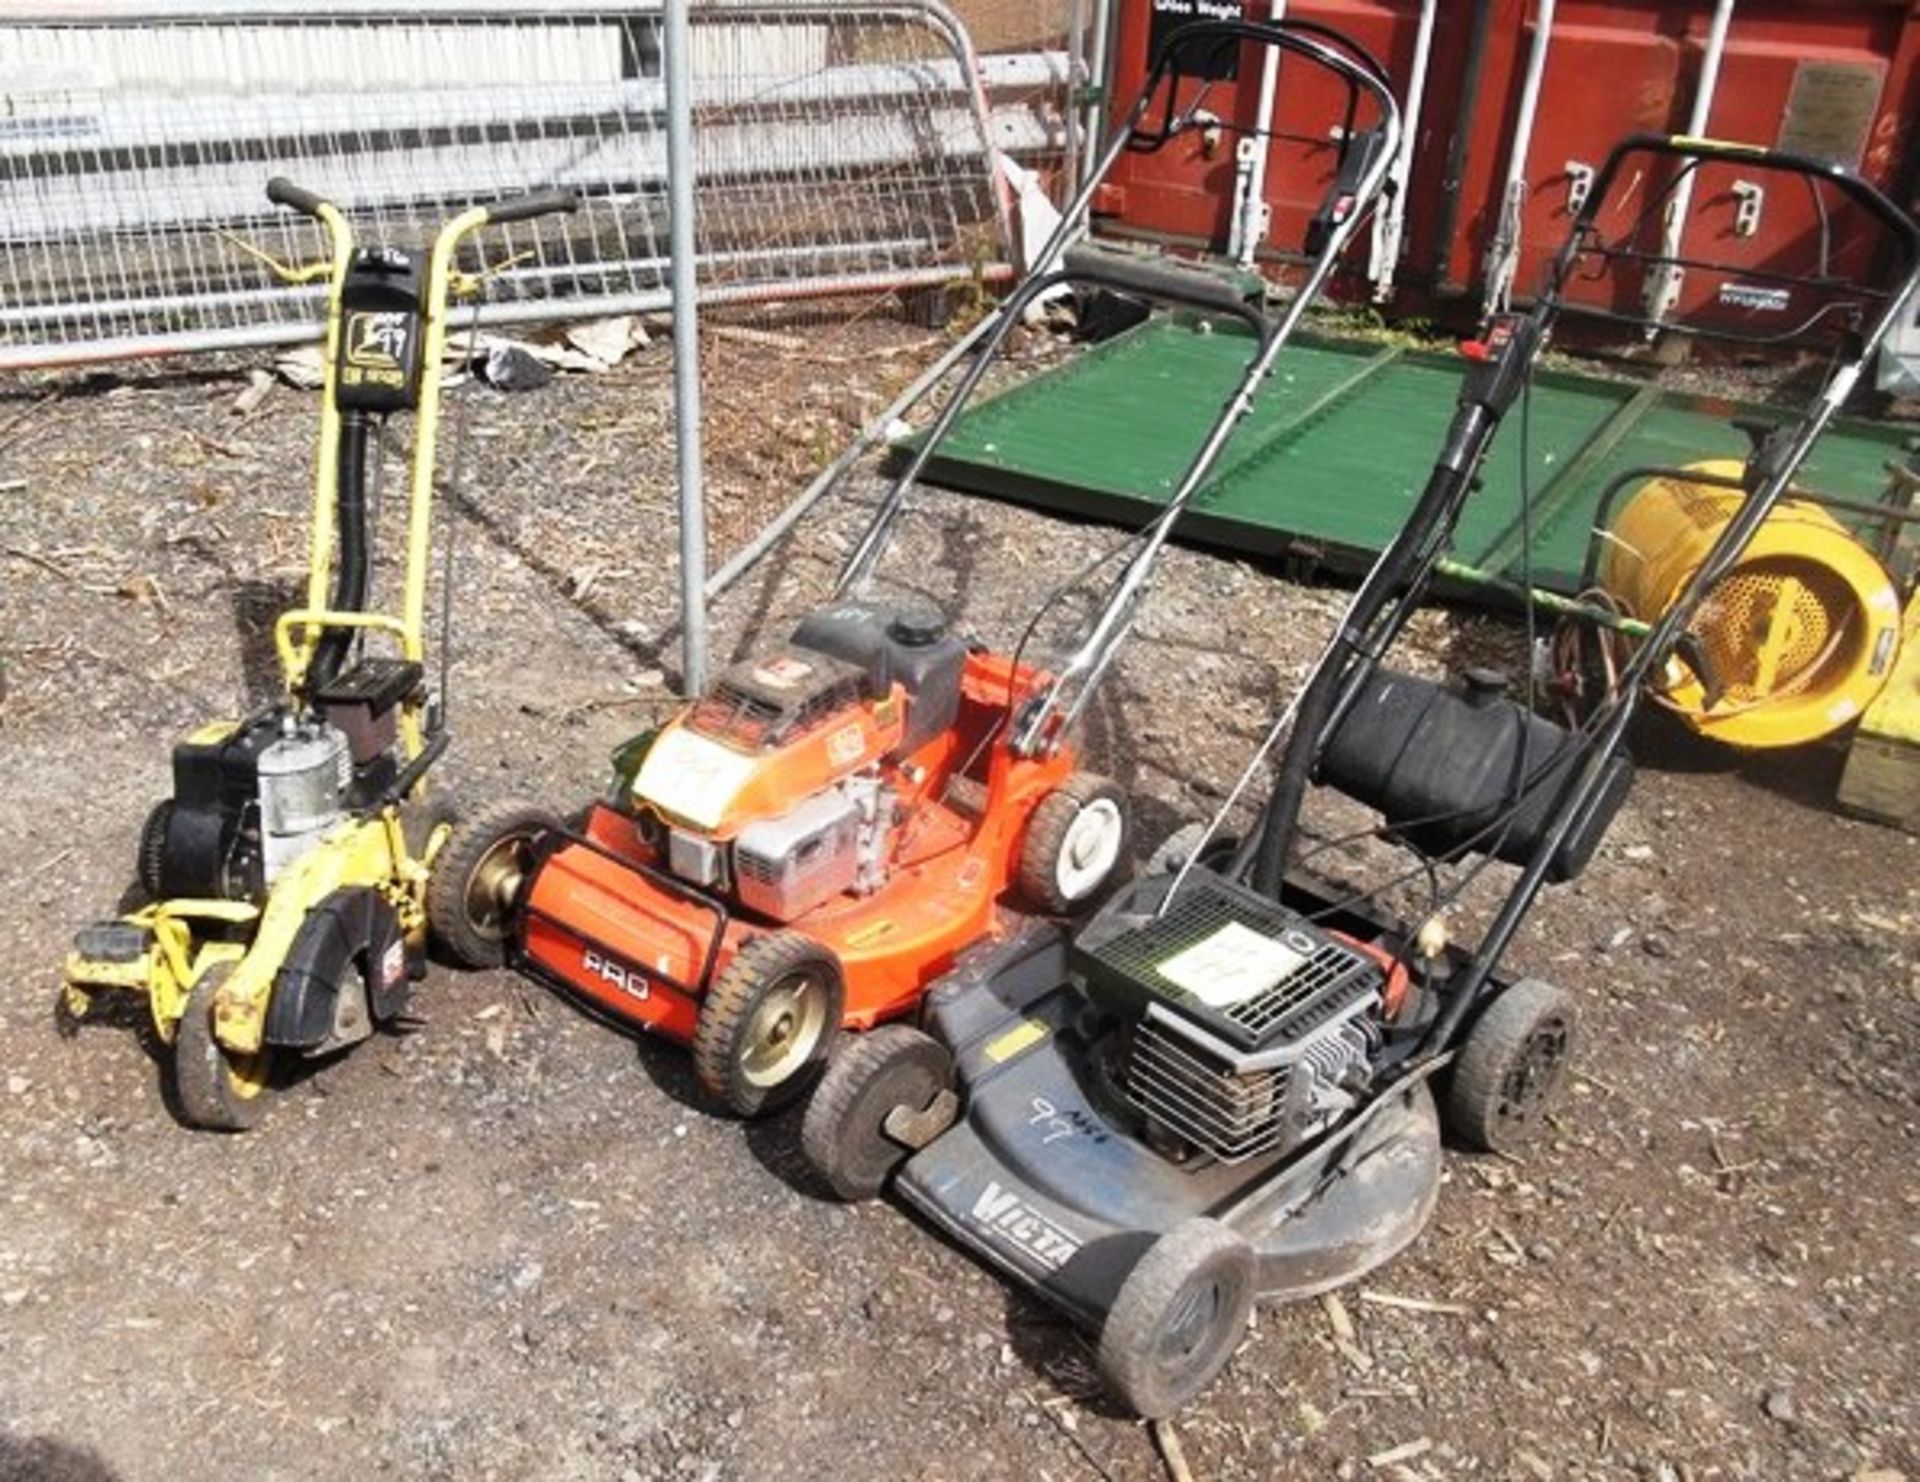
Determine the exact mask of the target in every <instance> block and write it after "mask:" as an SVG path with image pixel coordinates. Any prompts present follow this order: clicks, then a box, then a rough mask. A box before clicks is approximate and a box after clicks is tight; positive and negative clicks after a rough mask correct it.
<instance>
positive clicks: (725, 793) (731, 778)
mask: <svg viewBox="0 0 1920 1482" xmlns="http://www.w3.org/2000/svg"><path fill="white" fill-rule="evenodd" d="M753 766H754V759H753V758H752V757H750V756H742V755H741V754H740V753H739V752H737V751H734V750H732V749H731V748H729V747H726V746H722V745H721V744H720V743H719V742H718V741H713V740H710V739H708V738H707V737H705V736H697V735H695V734H694V733H693V732H692V731H689V730H686V729H684V728H680V727H676V728H675V729H673V730H670V731H668V732H667V733H666V734H665V735H663V736H661V737H660V739H659V740H657V741H655V742H654V743H653V746H652V748H651V749H650V750H649V751H648V752H647V759H646V761H645V762H644V763H643V764H642V765H641V768H640V775H639V776H638V777H636V778H635V779H634V783H633V791H634V794H635V795H636V796H637V797H640V798H642V799H644V800H645V801H647V802H649V803H652V804H653V805H654V807H656V808H659V809H661V810H662V811H663V812H667V813H671V814H673V815H674V816H675V817H678V818H684V819H686V820H687V822H689V823H691V824H693V825H695V826H696V827H699V828H717V827H718V826H719V824H720V821H721V820H722V819H723V818H725V817H726V815H727V808H728V806H729V805H730V804H731V803H732V802H733V800H734V797H735V796H736V795H737V794H738V793H739V791H740V789H741V788H742V787H744V786H746V783H747V779H748V778H749V777H751V776H752V775H753Z"/></svg>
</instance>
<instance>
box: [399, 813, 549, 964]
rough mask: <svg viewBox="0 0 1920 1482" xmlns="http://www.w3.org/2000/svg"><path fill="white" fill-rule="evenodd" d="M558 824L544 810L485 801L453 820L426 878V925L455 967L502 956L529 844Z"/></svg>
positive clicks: (530, 856)
mask: <svg viewBox="0 0 1920 1482" xmlns="http://www.w3.org/2000/svg"><path fill="white" fill-rule="evenodd" d="M559 827H560V820H559V819H558V818H556V817H554V816H553V814H551V813H549V812H548V811H547V810H546V809H545V808H536V807H534V806H533V805H532V804H531V803H521V802H502V803H492V804H489V805H488V806H487V807H485V808H482V809H481V810H480V811H479V812H478V813H476V814H474V816H473V817H472V818H469V819H466V820H464V821H462V822H458V823H456V824H454V826H453V833H452V835H451V836H450V837H449V838H448V839H447V842H446V843H445V844H443V845H442V846H441V847H440V853H439V854H438V855H437V856H436V857H435V859H434V862H433V873H432V875H431V877H430V878H429V879H428V881H427V930H428V932H429V933H431V935H432V937H433V940H434V941H436V942H438V943H439V944H440V949H441V950H442V951H443V952H445V953H446V955H447V956H448V957H449V958H450V959H451V960H452V961H453V962H454V963H455V965H457V966H459V967H498V966H500V964H501V963H503V962H505V961H506V958H507V938H508V936H509V935H510V934H511V933H512V931H513V913H514V908H515V907H516V906H517V905H518V904H519V901H520V894H521V891H522V890H523V888H524V887H525V885H526V883H527V877H528V875H529V874H530V873H531V871H532V869H533V864H534V848H535V845H536V844H537V843H538V842H539V839H540V836H541V835H542V834H546V833H550V832H552V831H554V830H556V829H558V828H559Z"/></svg>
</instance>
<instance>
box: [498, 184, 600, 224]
mask: <svg viewBox="0 0 1920 1482" xmlns="http://www.w3.org/2000/svg"><path fill="white" fill-rule="evenodd" d="M481 204H482V205H483V206H485V207H486V212H487V220H488V221H490V222H495V223H498V222H506V221H530V220H532V218H534V217H536V216H554V215H561V214H565V215H571V214H572V213H573V212H575V211H578V210H579V209H580V197H579V196H577V195H576V194H574V192H572V191H570V190H538V191H535V192H534V193H533V194H532V195H525V196H509V197H507V199H506V200H504V201H492V202H485V201H483V202H481Z"/></svg>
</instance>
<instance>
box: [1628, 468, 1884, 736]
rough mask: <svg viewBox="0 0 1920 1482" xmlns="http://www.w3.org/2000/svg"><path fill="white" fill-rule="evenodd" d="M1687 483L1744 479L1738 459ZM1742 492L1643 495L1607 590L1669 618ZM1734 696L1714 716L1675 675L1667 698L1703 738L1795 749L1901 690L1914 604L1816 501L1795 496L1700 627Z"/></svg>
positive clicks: (1645, 488)
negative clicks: (1895, 682) (1902, 654)
mask: <svg viewBox="0 0 1920 1482" xmlns="http://www.w3.org/2000/svg"><path fill="white" fill-rule="evenodd" d="M1683 472H1685V473H1695V474H1700V475H1704V476H1706V477H1709V478H1720V479H1737V478H1738V477H1739V476H1740V473H1741V465H1740V463H1739V462H1737V461H1735V460H1733V459H1712V460H1708V461H1706V462H1701V463H1693V464H1689V465H1688V466H1687V467H1686V469H1685V470H1683ZM1742 497H1743V496H1742V494H1741V493H1740V491H1739V490H1737V489H1726V488H1719V487H1716V486H1715V485H1712V484H1707V483H1700V482H1695V481H1693V480H1690V479H1686V478H1679V477H1662V478H1656V479H1651V480H1649V481H1648V482H1647V483H1645V484H1642V485H1641V486H1640V487H1639V488H1638V489H1636V490H1635V491H1634V492H1633V494H1632V495H1631V496H1629V498H1628V499H1627V500H1626V502H1625V504H1624V505H1623V506H1622V507H1621V509H1620V511H1619V513H1618V514H1617V515H1615V517H1614V519H1613V521H1612V523H1611V526H1610V528H1609V529H1608V531H1607V533H1606V535H1605V536H1604V537H1602V543H1601V556H1600V561H1599V564H1598V576H1599V581H1600V585H1601V586H1602V587H1604V588H1605V589H1606V591H1607V592H1608V593H1609V594H1610V595H1611V596H1612V597H1613V598H1614V599H1615V600H1616V601H1618V602H1619V603H1620V604H1621V605H1622V606H1624V607H1625V608H1626V610H1627V612H1628V614H1629V615H1630V616H1633V617H1636V618H1639V619H1641V620H1643V621H1646V622H1652V621H1654V620H1655V619H1657V618H1658V617H1659V616H1660V614H1661V613H1663V612H1664V611H1666V609H1667V607H1668V605H1669V604H1670V603H1671V602H1672V601H1673V600H1674V598H1675V596H1676V595H1677V594H1678V592H1679V591H1680V589H1681V587H1682V585H1683V584H1684V583H1685V582H1686V580H1687V579H1688V578H1689V577H1690V576H1691V575H1692V574H1693V572H1694V571H1695V570H1696V569H1697V568H1698V567H1699V565H1700V563H1701V561H1702V560H1704V559H1705V557H1706V554H1707V551H1708V549H1709V548H1710V547H1711V546H1712V544H1713V542H1714V539H1715V537H1716V536H1718V535H1719V533H1720V531H1721V529H1722V528H1723V527H1724V526H1725V525H1726V523H1727V521H1728V519H1729V518H1730V517H1731V516H1732V514H1733V512H1734V510H1735V509H1736V508H1737V507H1738V505H1739V503H1740V500H1741V498H1742ZM1692 630H1693V632H1694V634H1695V636H1696V637H1697V638H1698V639H1699V641H1700V644H1701V646H1702V648H1703V649H1704V650H1705V652H1706V658H1707V659H1708V660H1709V661H1710V664H1711V667H1712V669H1713V671H1714V674H1715V676H1716V677H1717V678H1718V680H1719V682H1720V684H1721V685H1722V687H1723V689H1724V693H1723V694H1722V695H1721V696H1720V697H1719V699H1718V701H1717V703H1716V704H1714V706H1713V707H1712V708H1711V709H1709V708H1708V707H1707V703H1706V698H1707V697H1706V694H1705V690H1704V688H1703V686H1702V684H1701V682H1700V680H1699V678H1698V677H1697V676H1696V675H1694V674H1693V673H1692V671H1691V670H1689V669H1688V668H1687V667H1686V666H1685V665H1684V664H1682V663H1679V662H1677V661H1676V662H1674V663H1672V664H1670V665H1669V667H1668V673H1667V676H1666V677H1667V681H1668V684H1667V687H1666V688H1665V689H1664V691H1663V692H1662V695H1661V698H1662V699H1663V700H1664V701H1665V702H1666V704H1667V705H1668V706H1669V707H1670V708H1671V709H1673V710H1675V711H1676V712H1678V713H1679V715H1680V716H1681V718H1682V719H1684V720H1685V721H1686V723H1687V724H1688V725H1689V726H1691V727H1692V728H1693V729H1694V730H1696V731H1698V732H1699V733H1700V734H1701V735H1703V736H1712V737H1714V738H1715V739H1716V740H1721V741H1725V742H1728V743H1729V744H1731V745H1734V746H1745V747H1756V748H1758V747H1773V746H1795V745H1799V744H1800V743H1802V742H1807V741H1815V740H1818V739H1819V738H1821V737H1822V736H1826V735H1830V734H1832V733H1833V732H1834V731H1837V730H1839V729H1840V728H1841V727H1842V726H1844V725H1846V724H1847V723H1848V722H1850V721H1852V720H1853V719H1855V718H1856V717H1857V716H1859V714H1860V713H1861V712H1862V711H1863V710H1865V709H1866V707H1867V706H1868V705H1869V704H1871V703H1872V702H1873V699H1874V697H1875V696H1876V695H1878V694H1879V693H1880V690H1881V689H1882V687H1883V686H1884V685H1885V684H1886V682H1887V675H1888V673H1889V672H1890V671H1891V670H1892V668H1893V660H1894V655H1895V652H1896V650H1897V648H1898V646H1899V642H1900V601H1899V597H1898V595H1897V594H1896V592H1895V591H1894V586H1893V582H1892V580H1891V579H1890V578H1889V577H1888V576H1887V573H1886V571H1885V570H1884V569H1883V568H1882V567H1881V565H1880V563H1879V562H1878V561H1876V560H1875V559H1874V558H1873V557H1872V555H1870V554H1869V553H1868V552H1867V551H1866V550H1865V549H1864V548H1863V547H1862V546H1861V545H1860V544H1859V542H1858V541H1856V540H1855V539H1854V538H1853V537H1852V536H1851V535H1850V534H1848V532H1847V531H1846V529H1845V528H1844V527H1843V526H1841V524H1840V523H1839V522H1838V521H1837V520H1835V519H1834V518H1833V517H1832V516H1831V515H1829V514H1828V513H1827V512H1826V511H1825V510H1823V509H1821V508H1820V507H1819V506H1818V505H1816V504H1811V503H1809V502H1807V501H1806V500H1801V499H1783V500H1781V501H1780V503H1779V504H1778V505H1777V506H1775V508H1774V510H1773V512H1772V513H1771V514H1769V515H1768V516H1767V518H1766V521H1765V523H1764V524H1762V525H1761V527H1760V529H1759V531H1758V532H1757V533H1756V534H1755V535H1754V537H1753V539H1752V541H1751V542H1749V544H1748V546H1747V549H1746V550H1745V551H1744V552H1742V553H1741V555H1740V558H1739V559H1738V561H1736V562H1735V563H1734V566H1733V568H1732V569H1731V570H1730V571H1728V573H1727V574H1726V575H1725V576H1723V577H1722V578H1721V579H1720V580H1719V581H1718V582H1716V583H1715V584H1714V587H1713V589H1712V590H1711V591H1710V592H1709V593H1708V594H1707V597H1706V600H1705V602H1703V603H1702V604H1701V607H1700V609H1699V611H1698V613H1697V614H1696V615H1695V617H1694V619H1693V623H1692Z"/></svg>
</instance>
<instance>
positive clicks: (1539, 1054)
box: [1442, 978, 1579, 1153]
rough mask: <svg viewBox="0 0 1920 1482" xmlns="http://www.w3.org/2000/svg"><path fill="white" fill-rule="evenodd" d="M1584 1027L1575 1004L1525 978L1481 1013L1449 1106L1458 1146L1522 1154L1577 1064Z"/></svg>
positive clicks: (1449, 1126) (1447, 1119)
mask: <svg viewBox="0 0 1920 1482" xmlns="http://www.w3.org/2000/svg"><path fill="white" fill-rule="evenodd" d="M1578 1024H1579V1019H1578V1015H1577V1014H1576V1012H1575V1010H1574V1006H1573V1000H1572V999H1571V998H1569V997H1568V996H1567V995H1566V994H1565V993H1563V992H1562V991H1561V990H1560V989H1558V988H1556V987H1554V986H1553V984H1551V983H1546V982H1542V981H1541V980H1540V979H1538V978H1523V979H1521V980H1520V981H1519V982H1517V983H1515V984H1513V985H1512V986H1511V987H1510V988H1507V989H1506V990H1505V991H1503V992H1502V993H1501V994H1500V995H1499V997H1497V998H1495V999H1494V1000H1493V1002H1492V1003H1490V1004H1488V1005H1487V1006H1486V1007H1485V1008H1484V1009H1482V1010H1481V1011H1480V1017H1479V1018H1478V1019H1476V1020H1475V1021H1474V1025H1473V1028H1472V1029H1470V1030H1468V1031H1467V1038H1466V1042H1465V1043H1464V1044H1462V1045H1461V1047H1460V1056H1459V1058H1458V1059H1457V1060H1455V1061H1454V1062H1453V1067H1452V1073H1451V1077H1450V1080H1449V1083H1448V1086H1447V1094H1446V1099H1445V1101H1444V1103H1443V1118H1442V1119H1443V1121H1444V1123H1445V1126H1446V1130H1447V1134H1448V1136H1449V1138H1450V1139H1451V1140H1452V1141H1453V1143H1454V1144H1455V1145H1456V1146H1458V1147H1463V1148H1468V1149H1471V1150H1473V1151H1476V1152H1489V1153H1513V1152H1517V1151H1518V1150H1519V1149H1520V1148H1521V1147H1523V1146H1524V1145H1525V1144H1526V1142H1527V1140H1528V1139H1529V1138H1530V1137H1531V1136H1532V1134H1533V1133H1534V1131H1535V1130H1536V1128H1537V1127H1538V1126H1539V1117H1540V1112H1541V1110H1542V1109H1543V1108H1544V1107H1545V1105H1546V1103H1547V1101H1548V1099H1549V1098H1550V1097H1551V1096H1552V1094H1553V1091H1554V1088H1555V1087H1556V1086H1557V1085H1558V1084H1559V1082H1560V1078H1561V1076H1562V1075H1563V1074H1564V1073H1565V1070H1566V1067H1567V1062H1568V1061H1569V1060H1570V1059H1571V1058H1572V1055H1573V1049H1574V1045H1575V1043H1576V1041H1577V1029H1578Z"/></svg>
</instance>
